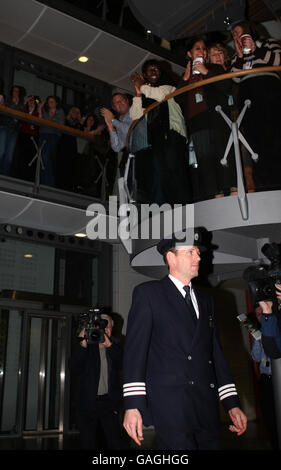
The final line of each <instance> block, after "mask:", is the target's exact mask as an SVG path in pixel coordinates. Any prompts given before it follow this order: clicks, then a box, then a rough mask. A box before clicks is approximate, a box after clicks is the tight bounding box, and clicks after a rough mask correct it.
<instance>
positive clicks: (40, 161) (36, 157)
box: [28, 136, 46, 194]
mask: <svg viewBox="0 0 281 470" xmlns="http://www.w3.org/2000/svg"><path fill="white" fill-rule="evenodd" d="M31 140H32V142H33V144H34V147H35V148H36V154H35V155H34V157H33V159H32V160H31V161H30V162H29V164H28V166H31V165H33V162H34V161H35V160H37V161H36V169H35V181H34V187H33V192H34V194H38V192H39V187H40V172H41V168H42V170H43V171H44V170H45V167H44V163H43V159H42V150H43V147H44V145H45V143H46V140H43V142H42V144H41V145H39V144H37V142H36V140H35V139H34V137H33V136H32V137H31Z"/></svg>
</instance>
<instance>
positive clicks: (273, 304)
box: [259, 283, 281, 359]
mask: <svg viewBox="0 0 281 470" xmlns="http://www.w3.org/2000/svg"><path fill="white" fill-rule="evenodd" d="M275 287H276V300H274V301H271V300H266V301H261V302H259V305H260V306H261V308H262V318H261V332H262V343H263V347H264V350H265V352H266V354H267V355H268V356H269V357H270V358H271V359H279V358H281V309H280V305H281V303H280V302H281V284H278V283H276V284H275Z"/></svg>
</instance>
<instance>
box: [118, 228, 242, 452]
mask: <svg viewBox="0 0 281 470" xmlns="http://www.w3.org/2000/svg"><path fill="white" fill-rule="evenodd" d="M202 235H203V234H202ZM200 238H201V234H200V230H199V229H196V230H195V229H194V234H190V236H189V237H186V239H185V240H184V241H182V240H181V241H178V240H177V239H176V238H175V237H173V238H167V239H164V240H161V241H160V242H159V243H158V245H157V250H158V251H159V253H160V254H162V256H163V257H164V260H165V263H166V264H167V265H168V267H169V275H168V276H166V277H164V278H163V279H161V280H160V281H150V282H145V283H143V284H141V285H139V286H137V287H136V288H135V290H134V292H133V301H132V306H131V310H130V313H129V317H128V327H127V333H126V342H125V350H124V364H123V377H124V385H123V396H124V408H125V409H126V412H125V416H124V422H123V425H124V427H125V429H126V431H127V433H128V434H129V436H130V437H131V438H132V439H134V441H135V442H136V443H137V444H138V445H141V442H142V441H143V431H142V425H143V423H144V425H145V426H148V425H151V424H153V425H154V427H155V432H156V438H157V442H158V447H159V449H161V450H168V449H170V450H218V449H220V448H221V440H220V421H219V410H218V401H219V400H220V401H221V403H222V405H223V406H224V408H225V410H226V411H227V412H228V414H229V417H230V419H231V421H232V423H231V425H230V426H229V429H230V431H232V432H234V433H237V435H238V436H240V435H241V434H243V433H244V432H245V430H246V427H247V418H246V416H245V414H244V413H243V411H242V410H241V409H240V404H239V398H238V393H237V390H236V386H235V383H234V381H233V378H232V375H231V373H230V370H229V367H228V364H227V361H226V358H225V356H224V354H223V352H222V349H221V345H220V340H219V336H218V329H217V324H216V320H215V316H214V307H213V301H212V299H211V298H210V297H208V296H207V295H206V294H205V293H203V292H200V291H199V290H197V289H196V288H195V287H194V285H193V282H191V280H192V279H193V278H195V277H197V276H198V271H199V263H200V259H201V258H200V251H199V249H200V250H204V245H203V243H202V241H201V240H200Z"/></svg>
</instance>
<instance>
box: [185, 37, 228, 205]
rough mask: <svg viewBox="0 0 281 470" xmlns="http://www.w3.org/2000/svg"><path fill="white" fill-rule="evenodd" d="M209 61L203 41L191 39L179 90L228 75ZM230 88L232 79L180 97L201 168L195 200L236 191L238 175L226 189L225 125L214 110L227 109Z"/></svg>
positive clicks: (195, 175)
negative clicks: (223, 136)
mask: <svg viewBox="0 0 281 470" xmlns="http://www.w3.org/2000/svg"><path fill="white" fill-rule="evenodd" d="M206 58H207V49H206V44H205V42H204V41H203V39H202V38H200V37H194V38H192V40H191V42H190V43H189V45H188V48H187V59H188V62H187V66H186V71H185V73H184V75H183V77H182V79H181V81H180V82H179V84H178V88H182V87H183V86H186V85H189V84H193V83H197V82H198V84H200V82H201V81H202V80H204V79H207V78H211V77H213V76H215V75H219V74H222V73H224V72H225V70H224V68H223V67H222V66H221V65H220V64H211V63H206ZM231 88H232V83H231V81H230V80H221V81H217V82H214V83H212V84H210V85H207V86H203V87H200V86H198V87H197V88H193V89H192V90H189V91H188V92H186V93H183V94H181V95H179V97H178V101H179V102H181V104H182V107H183V109H184V116H185V120H186V123H187V126H188V131H189V137H190V140H191V141H192V142H193V145H194V150H195V154H196V160H197V164H198V167H197V168H196V169H195V170H194V171H192V183H193V191H194V200H195V201H196V200H204V199H211V198H214V197H221V196H224V191H226V190H228V192H229V191H231V189H232V190H234V191H236V188H235V186H236V180H235V175H232V176H231V177H229V182H228V184H227V188H226V187H225V186H226V184H225V180H226V178H227V177H228V175H229V171H230V170H229V168H225V167H222V165H221V163H220V160H221V159H222V157H223V156H224V151H225V145H224V141H223V139H222V135H221V134H222V133H225V132H226V126H225V125H224V124H223V119H222V117H221V116H220V115H219V114H218V113H217V111H216V110H215V107H216V106H217V105H221V106H222V108H223V109H224V110H226V109H227V108H228V95H229V93H230V90H231ZM222 128H223V131H222ZM226 137H228V134H227V135H226ZM226 141H227V139H226ZM231 186H232V187H231Z"/></svg>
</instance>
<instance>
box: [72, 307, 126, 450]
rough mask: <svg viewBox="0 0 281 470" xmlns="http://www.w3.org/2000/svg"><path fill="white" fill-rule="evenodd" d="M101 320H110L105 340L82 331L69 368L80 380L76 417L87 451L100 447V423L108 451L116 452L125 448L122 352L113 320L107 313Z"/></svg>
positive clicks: (77, 380)
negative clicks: (89, 337)
mask: <svg viewBox="0 0 281 470" xmlns="http://www.w3.org/2000/svg"><path fill="white" fill-rule="evenodd" d="M101 318H102V319H105V320H107V326H106V327H105V328H104V338H103V335H102V334H101V339H100V340H97V341H92V340H90V339H85V333H86V330H85V328H82V329H81V330H80V332H79V334H78V339H79V340H80V341H79V344H78V345H77V348H76V350H75V352H74V353H73V355H72V357H71V358H70V361H69V366H70V370H71V372H73V374H74V375H75V378H76V416H77V425H78V429H79V431H80V437H81V442H82V446H83V448H84V449H98V448H100V445H99V443H98V432H97V428H98V424H100V425H101V427H102V430H103V432H104V435H105V438H106V444H107V448H108V449H114V450H116V449H122V448H124V445H123V444H122V438H121V426H120V421H119V411H120V408H121V400H122V393H121V387H120V370H121V364H122V353H121V347H120V346H119V344H117V342H116V341H115V340H114V338H113V337H112V336H111V332H112V326H113V325H112V319H111V317H110V316H108V315H104V314H103V315H101ZM100 328H101V330H102V327H100ZM101 333H102V332H101ZM81 338H83V339H82V340H81ZM99 341H102V342H99Z"/></svg>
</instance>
